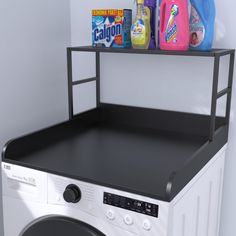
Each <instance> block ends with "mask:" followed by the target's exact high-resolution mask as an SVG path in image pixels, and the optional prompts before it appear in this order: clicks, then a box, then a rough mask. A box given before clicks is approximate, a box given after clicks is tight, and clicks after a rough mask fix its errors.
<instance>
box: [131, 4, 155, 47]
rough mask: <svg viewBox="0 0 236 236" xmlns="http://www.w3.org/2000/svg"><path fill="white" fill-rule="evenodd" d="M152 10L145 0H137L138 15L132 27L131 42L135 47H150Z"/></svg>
mask: <svg viewBox="0 0 236 236" xmlns="http://www.w3.org/2000/svg"><path fill="white" fill-rule="evenodd" d="M150 17H151V12H150V9H149V8H146V7H144V0H137V16H136V18H135V20H134V22H133V25H132V27H131V42H132V46H133V48H135V49H148V47H149V44H150V37H151V26H150Z"/></svg>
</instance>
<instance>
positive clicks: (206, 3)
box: [190, 0, 216, 51]
mask: <svg viewBox="0 0 236 236" xmlns="http://www.w3.org/2000/svg"><path fill="white" fill-rule="evenodd" d="M190 2H191V14H190V48H191V49H193V50H201V51H208V50H210V49H211V48H212V43H213V38H214V25H215V15H216V9H215V2H214V0H190Z"/></svg>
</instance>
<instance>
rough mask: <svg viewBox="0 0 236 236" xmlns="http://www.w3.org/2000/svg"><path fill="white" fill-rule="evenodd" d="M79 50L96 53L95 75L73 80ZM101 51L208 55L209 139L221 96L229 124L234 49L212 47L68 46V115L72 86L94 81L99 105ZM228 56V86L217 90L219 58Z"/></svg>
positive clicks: (72, 114) (71, 113)
mask: <svg viewBox="0 0 236 236" xmlns="http://www.w3.org/2000/svg"><path fill="white" fill-rule="evenodd" d="M75 52H76V53H79V52H94V53H95V54H96V56H95V57H96V76H95V77H94V78H88V79H84V80H79V81H73V78H72V53H75ZM101 53H123V54H146V55H169V56H193V57H209V58H213V59H214V66H213V83H212V99H211V114H210V120H209V140H210V141H212V140H213V139H214V133H215V119H216V107H217V100H218V99H219V98H221V97H222V96H227V104H226V115H225V124H229V119H230V106H231V96H232V83H233V72H234V61H235V49H212V50H211V51H193V50H189V51H163V50H160V49H154V50H153V49H152V50H151V49H150V50H146V49H133V48H103V47H92V46H80V47H68V48H67V61H68V102H69V104H68V105H69V117H70V119H72V118H73V116H74V111H73V86H74V85H79V84H84V83H88V82H91V81H96V99H97V107H99V106H100V54H101ZM227 55H229V56H230V60H229V74H228V86H227V88H224V89H223V90H222V91H218V81H219V71H220V59H221V57H223V56H227Z"/></svg>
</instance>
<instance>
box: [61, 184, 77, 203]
mask: <svg viewBox="0 0 236 236" xmlns="http://www.w3.org/2000/svg"><path fill="white" fill-rule="evenodd" d="M63 197H64V200H65V201H66V202H68V203H77V202H79V201H80V199H81V191H80V189H79V187H78V186H76V185H74V184H70V185H68V186H67V187H66V189H65V191H64V193H63Z"/></svg>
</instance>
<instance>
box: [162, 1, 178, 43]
mask: <svg viewBox="0 0 236 236" xmlns="http://www.w3.org/2000/svg"><path fill="white" fill-rule="evenodd" d="M178 14H179V7H178V6H177V5H176V4H174V5H172V6H171V10H170V17H169V20H168V23H167V27H166V30H165V41H166V42H167V43H171V42H173V43H176V42H177V31H178V28H177V23H176V17H177V16H178Z"/></svg>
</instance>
